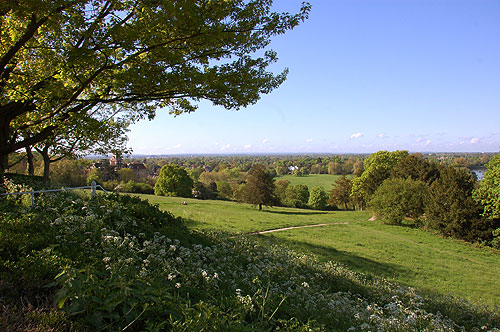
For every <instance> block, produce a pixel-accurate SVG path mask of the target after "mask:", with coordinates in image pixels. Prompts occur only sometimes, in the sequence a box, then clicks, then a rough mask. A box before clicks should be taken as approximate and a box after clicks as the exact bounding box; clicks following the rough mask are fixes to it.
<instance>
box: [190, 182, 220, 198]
mask: <svg viewBox="0 0 500 332" xmlns="http://www.w3.org/2000/svg"><path fill="white" fill-rule="evenodd" d="M193 196H194V198H198V199H215V198H216V193H214V192H213V191H212V190H210V188H208V186H206V185H205V184H204V183H202V182H199V181H198V182H195V183H194V186H193Z"/></svg>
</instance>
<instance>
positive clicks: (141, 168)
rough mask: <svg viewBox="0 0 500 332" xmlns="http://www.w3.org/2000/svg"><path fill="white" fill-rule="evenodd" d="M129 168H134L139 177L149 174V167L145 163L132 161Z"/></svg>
mask: <svg viewBox="0 0 500 332" xmlns="http://www.w3.org/2000/svg"><path fill="white" fill-rule="evenodd" d="M127 168H130V169H131V170H133V171H134V172H135V174H136V175H137V176H138V177H146V176H148V169H147V168H146V166H145V165H144V164H143V163H130V164H128V165H127Z"/></svg>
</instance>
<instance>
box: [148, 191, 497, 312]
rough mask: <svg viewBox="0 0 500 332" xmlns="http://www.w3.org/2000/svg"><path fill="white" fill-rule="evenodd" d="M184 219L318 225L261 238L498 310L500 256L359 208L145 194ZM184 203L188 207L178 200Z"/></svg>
mask: <svg viewBox="0 0 500 332" xmlns="http://www.w3.org/2000/svg"><path fill="white" fill-rule="evenodd" d="M140 196H141V197H142V198H145V199H148V200H149V201H150V202H151V203H155V204H159V207H160V209H162V210H167V211H169V212H171V213H173V214H174V215H175V216H180V217H182V218H183V219H184V220H185V221H186V225H187V226H188V227H189V228H191V229H195V230H220V231H225V232H229V233H251V232H256V231H263V230H269V229H275V228H282V227H290V226H302V225H313V224H320V223H327V224H330V225H328V226H322V227H313V228H298V229H291V230H287V231H282V232H273V233H268V234H264V235H256V236H255V237H256V238H258V239H259V240H261V241H263V242H266V243H271V244H284V245H286V246H288V247H290V248H292V249H294V250H296V251H298V252H303V253H307V254H313V255H315V256H316V257H317V258H318V259H319V260H320V261H325V262H326V261H329V260H331V261H335V262H339V263H341V264H344V265H346V266H347V267H349V268H351V269H353V270H354V271H357V272H362V273H365V274H369V275H373V276H379V277H383V278H385V279H388V280H392V281H395V282H398V283H401V284H403V285H407V286H412V287H416V288H418V289H419V290H421V291H424V292H425V293H427V294H441V295H454V296H457V297H460V298H465V299H467V300H469V301H471V302H473V303H476V304H487V305H492V306H495V305H500V292H499V290H500V280H499V279H498V275H500V253H499V252H498V251H495V250H492V249H489V248H482V247H476V246H474V245H471V244H468V243H465V242H463V241H458V240H452V239H446V238H443V237H442V236H440V235H437V234H433V233H431V232H425V231H422V230H420V229H416V228H412V227H411V226H410V225H407V226H403V227H401V226H391V225H386V224H383V223H382V222H380V221H370V220H368V219H369V218H370V214H369V213H367V212H359V211H314V210H303V209H292V208H284V207H273V208H266V209H265V210H264V211H258V210H257V209H256V208H255V207H253V206H251V205H248V204H240V203H234V202H228V201H210V200H205V201H203V200H194V199H181V198H173V197H159V196H153V195H140ZM182 201H186V203H187V204H186V205H182V204H181V202H182Z"/></svg>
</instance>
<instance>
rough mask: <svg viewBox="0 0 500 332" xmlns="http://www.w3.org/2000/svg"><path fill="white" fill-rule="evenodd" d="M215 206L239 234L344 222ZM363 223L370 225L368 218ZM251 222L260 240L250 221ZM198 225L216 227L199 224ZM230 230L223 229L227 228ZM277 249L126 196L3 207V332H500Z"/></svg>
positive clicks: (433, 302)
mask: <svg viewBox="0 0 500 332" xmlns="http://www.w3.org/2000/svg"><path fill="white" fill-rule="evenodd" d="M148 198H152V197H148ZM155 199H156V200H157V201H161V199H158V198H155ZM165 202H167V204H171V210H173V209H174V208H175V207H180V208H187V207H195V206H196V202H195V201H192V200H189V201H188V205H180V204H179V203H180V200H179V199H165V201H164V202H163V203H165ZM204 203H206V204H205V205H200V206H198V212H200V211H201V210H207V211H208V210H210V208H212V209H213V210H212V212H213V213H215V214H219V215H225V216H226V215H231V218H234V221H235V222H236V223H237V224H238V221H241V220H245V218H248V217H252V219H254V220H255V218H257V217H262V216H265V215H270V214H271V215H272V216H282V217H276V218H267V217H266V218H261V220H263V221H264V224H263V225H265V226H271V223H272V221H273V220H280V222H281V223H283V220H285V219H284V218H285V217H288V219H293V218H294V216H295V215H300V213H299V212H304V213H303V214H302V215H301V216H300V217H302V218H303V219H302V221H301V222H303V223H308V222H309V221H315V220H309V219H308V218H309V216H314V217H313V219H315V218H319V217H320V216H323V217H328V218H332V220H333V218H334V217H335V214H333V213H327V214H314V213H315V212H314V211H310V212H312V213H313V214H306V213H305V212H308V211H298V210H292V209H290V210H287V209H279V210H277V212H279V213H274V212H276V211H273V212H270V211H264V212H257V213H256V210H255V209H252V208H251V207H250V206H248V205H237V204H230V203H225V204H223V205H219V206H217V205H216V204H213V203H214V202H204ZM211 203H212V204H211ZM163 206H167V205H166V204H163ZM238 210H239V211H238ZM225 212H231V213H228V214H226V213H225ZM238 212H239V213H240V215H239V216H240V218H236V216H237V213H238ZM273 213H274V214H273ZM338 216H339V217H342V214H338ZM344 216H346V215H345V214H344ZM198 217H202V215H201V214H199V215H198ZM358 217H360V218H361V219H366V215H365V214H360V215H359V216H358ZM246 220H247V222H246V227H247V229H250V228H251V227H250V226H249V225H250V224H251V223H250V221H251V220H250V219H246ZM205 222H206V220H205ZM356 223H357V222H356V221H355V220H351V221H350V224H356ZM191 224H192V227H194V226H195V225H196V227H198V228H200V229H210V228H213V227H214V226H213V225H211V224H210V223H201V222H200V223H199V224H196V220H193V221H191ZM239 224H241V225H243V224H245V223H244V222H241V223H239ZM350 224H349V225H350ZM221 225H224V223H221V224H220V225H219V226H218V227H217V228H222V229H224V227H222V226H221ZM255 239H257V240H259V239H261V240H262V241H260V242H259V241H255ZM268 239H272V240H278V241H280V242H281V240H280V239H277V238H269V237H258V236H238V235H236V236H234V235H232V234H228V233H221V232H209V231H198V230H193V229H191V230H190V229H188V228H186V227H185V225H184V224H183V222H182V220H181V219H179V218H175V217H174V216H173V215H172V214H170V213H165V212H161V211H160V210H158V209H157V208H155V207H153V206H151V205H150V204H148V203H147V202H146V201H143V200H139V199H137V198H135V197H130V196H127V195H117V194H111V195H98V196H97V197H96V198H93V199H89V198H88V196H86V195H82V196H78V195H76V194H75V193H59V194H54V195H49V194H46V195H42V196H40V197H39V198H38V200H37V204H36V205H34V206H31V205H24V204H22V202H16V201H14V200H5V199H4V200H0V303H1V304H2V314H1V315H0V330H1V331H53V332H68V331H125V330H128V331H176V332H178V331H185V332H191V331H193V332H194V331H283V332H285V331H288V332H306V331H307V332H326V331H367V330H371V331H401V332H404V331H408V332H410V331H411V332H417V331H480V330H481V331H483V330H488V331H497V330H495V329H494V328H498V327H500V312H498V311H492V310H488V309H487V308H480V307H475V306H471V305H470V304H469V303H467V302H463V301H457V300H455V299H452V298H446V297H441V296H436V295H432V296H428V295H427V294H422V293H420V292H418V291H415V289H413V288H408V287H402V286H401V285H399V284H396V283H392V282H390V281H388V280H387V279H385V278H373V277H369V276H366V275H364V274H359V273H356V272H353V271H352V270H350V269H349V268H346V267H345V266H344V265H339V264H337V263H331V262H321V261H319V260H317V259H315V258H314V257H313V256H311V255H304V254H303V253H301V252H295V251H290V250H287V249H286V248H285V247H283V246H276V245H270V244H269V243H268V242H267V240H268ZM474 259H476V260H477V259H479V258H478V257H474ZM493 264H496V265H497V263H496V262H493ZM490 287H496V286H495V285H494V284H493V285H491V284H490ZM422 295H423V296H422Z"/></svg>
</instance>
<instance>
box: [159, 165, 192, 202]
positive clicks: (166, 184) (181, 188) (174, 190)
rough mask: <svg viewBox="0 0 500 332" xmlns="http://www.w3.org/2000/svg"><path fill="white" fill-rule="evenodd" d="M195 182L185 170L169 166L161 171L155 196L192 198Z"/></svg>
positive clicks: (176, 166)
mask: <svg viewBox="0 0 500 332" xmlns="http://www.w3.org/2000/svg"><path fill="white" fill-rule="evenodd" d="M192 188H193V180H192V179H191V178H190V177H189V175H188V173H187V172H186V170H184V168H182V167H180V166H178V165H175V164H167V165H165V166H163V167H162V168H161V170H160V175H159V176H158V181H156V184H155V195H159V196H180V197H191V195H192Z"/></svg>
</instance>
